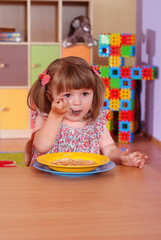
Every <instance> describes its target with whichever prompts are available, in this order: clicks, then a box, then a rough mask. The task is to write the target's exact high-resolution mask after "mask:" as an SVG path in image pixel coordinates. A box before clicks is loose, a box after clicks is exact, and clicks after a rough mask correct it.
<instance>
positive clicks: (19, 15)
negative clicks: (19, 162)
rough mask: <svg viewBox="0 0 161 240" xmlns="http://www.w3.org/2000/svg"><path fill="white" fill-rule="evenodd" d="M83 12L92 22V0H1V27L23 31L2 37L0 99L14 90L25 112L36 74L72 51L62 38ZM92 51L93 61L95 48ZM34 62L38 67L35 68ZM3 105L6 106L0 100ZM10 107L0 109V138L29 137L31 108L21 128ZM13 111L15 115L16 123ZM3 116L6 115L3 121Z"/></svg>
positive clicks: (16, 100) (14, 96) (13, 96)
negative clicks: (11, 38)
mask: <svg viewBox="0 0 161 240" xmlns="http://www.w3.org/2000/svg"><path fill="white" fill-rule="evenodd" d="M80 15H84V16H86V17H89V19H90V22H91V25H92V0H40V1H38V0H0V30H1V28H4V29H5V28H6V29H9V28H10V29H11V28H12V29H14V31H15V32H20V33H21V34H22V41H21V42H1V41H0V53H1V54H0V66H2V67H0V91H1V96H0V97H1V98H2V99H1V102H4V96H6V94H7V96H8V97H10V95H9V94H10V93H11V94H12V99H13V101H15V104H14V103H13V106H14V109H16V108H15V106H17V108H19V105H18V104H17V103H18V102H19V101H21V100H22V102H23V103H24V105H23V106H24V107H23V109H19V111H20V112H21V114H22V115H23V113H25V115H26V112H27V111H28V109H27V104H26V105H25V103H26V93H27V92H28V90H29V88H30V86H31V84H32V83H33V82H34V81H35V80H36V78H37V75H38V74H39V73H40V72H41V71H43V70H44V69H45V68H46V67H47V65H48V64H49V63H50V62H51V61H53V60H54V59H57V58H60V57H63V56H65V55H68V54H70V53H71V52H70V49H67V52H65V55H64V51H65V50H64V49H62V41H63V39H64V38H66V37H67V36H68V32H69V27H70V22H71V21H72V20H73V18H75V17H78V16H80ZM79 47H82V46H81V44H78V48H79ZM81 51H82V50H81ZM85 51H86V50H85ZM74 53H75V49H74ZM90 53H91V56H90V63H92V49H90ZM76 54H77V53H76ZM71 55H72V54H71ZM87 55H89V54H87ZM33 65H34V66H36V67H34V68H33ZM3 66H4V68H3ZM24 91H25V94H23V92H24ZM20 98H22V99H21V100H20ZM0 107H1V108H2V109H3V106H1V103H0ZM11 108H12V104H11ZM11 108H10V107H9V106H8V107H7V109H8V110H7V111H0V138H5V137H6V138H9V137H12V138H13V137H15V138H16V137H22V138H25V137H29V136H30V133H31V124H30V111H28V116H27V118H28V120H27V121H25V122H24V124H21V129H19V128H18V126H19V124H15V121H17V122H18V121H19V119H18V118H19V116H17V117H16V116H15V115H14V111H15V110H13V111H12V109H11ZM11 113H12V114H13V116H14V118H13V119H14V122H13V124H12V117H11V116H12V114H11ZM2 119H6V120H5V121H6V122H5V124H3V125H2V124H1V123H2V121H1V120H2ZM3 122H4V120H3ZM12 126H13V128H12ZM9 132H11V133H12V134H11V135H10V134H9ZM21 132H22V136H21Z"/></svg>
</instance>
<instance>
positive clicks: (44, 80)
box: [38, 69, 51, 86]
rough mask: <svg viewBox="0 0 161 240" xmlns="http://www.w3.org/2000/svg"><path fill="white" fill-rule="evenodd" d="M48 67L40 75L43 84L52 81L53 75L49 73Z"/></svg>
mask: <svg viewBox="0 0 161 240" xmlns="http://www.w3.org/2000/svg"><path fill="white" fill-rule="evenodd" d="M47 71H48V70H47V69H45V71H43V72H42V73H40V74H39V75H38V77H39V79H40V80H41V85H42V86H43V85H45V84H47V83H48V82H50V78H51V76H50V75H48V74H47Z"/></svg>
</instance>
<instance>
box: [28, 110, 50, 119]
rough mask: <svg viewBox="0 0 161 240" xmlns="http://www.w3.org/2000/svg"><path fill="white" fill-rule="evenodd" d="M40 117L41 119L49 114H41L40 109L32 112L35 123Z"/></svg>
mask: <svg viewBox="0 0 161 240" xmlns="http://www.w3.org/2000/svg"><path fill="white" fill-rule="evenodd" d="M38 116H40V117H47V116H48V114H47V113H44V112H40V110H39V109H37V110H36V111H34V112H32V114H31V117H32V119H33V121H34V122H35V120H36V118H37V117H38Z"/></svg>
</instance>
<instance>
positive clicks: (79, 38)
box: [63, 16, 97, 48]
mask: <svg viewBox="0 0 161 240" xmlns="http://www.w3.org/2000/svg"><path fill="white" fill-rule="evenodd" d="M78 42H79V43H85V45H87V46H88V47H94V46H97V40H95V39H93V38H92V35H91V25H90V20H89V19H88V18H87V17H85V16H79V17H76V18H74V19H73V20H72V22H71V24H70V29H69V34H68V37H67V38H66V39H64V41H63V47H64V48H67V47H71V46H73V45H75V44H76V43H78Z"/></svg>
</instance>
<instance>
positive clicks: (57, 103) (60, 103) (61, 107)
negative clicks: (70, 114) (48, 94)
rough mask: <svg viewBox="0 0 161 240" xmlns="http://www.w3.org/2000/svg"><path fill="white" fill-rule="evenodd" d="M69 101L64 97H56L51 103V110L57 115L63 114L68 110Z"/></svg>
mask: <svg viewBox="0 0 161 240" xmlns="http://www.w3.org/2000/svg"><path fill="white" fill-rule="evenodd" d="M69 106H70V104H69V102H68V101H67V99H66V98H63V97H57V98H56V99H55V100H54V101H53V102H52V105H51V111H53V112H54V113H57V114H59V115H64V114H65V113H66V112H67V111H68V110H69Z"/></svg>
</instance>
